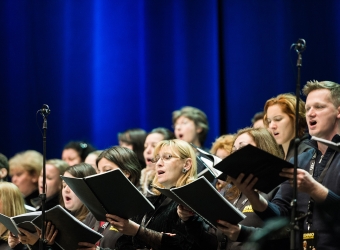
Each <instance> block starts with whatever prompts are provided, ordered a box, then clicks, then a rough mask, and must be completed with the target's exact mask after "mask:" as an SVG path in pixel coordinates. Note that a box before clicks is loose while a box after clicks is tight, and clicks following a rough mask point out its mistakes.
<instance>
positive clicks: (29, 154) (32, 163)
mask: <svg viewBox="0 0 340 250" xmlns="http://www.w3.org/2000/svg"><path fill="white" fill-rule="evenodd" d="M8 163H9V174H10V175H12V174H11V173H12V171H13V169H17V168H23V169H24V170H25V171H27V172H28V173H29V174H30V175H32V176H36V177H38V176H39V175H40V171H41V169H42V165H43V156H42V154H41V153H39V152H38V151H35V150H27V151H24V152H20V153H17V154H16V155H14V156H13V157H12V158H11V159H10V160H9V162H8Z"/></svg>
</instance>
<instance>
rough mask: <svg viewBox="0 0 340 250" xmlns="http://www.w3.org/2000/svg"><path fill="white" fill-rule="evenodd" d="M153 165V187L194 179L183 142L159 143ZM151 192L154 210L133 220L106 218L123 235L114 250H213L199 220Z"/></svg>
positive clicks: (211, 237)
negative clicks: (154, 164)
mask: <svg viewBox="0 0 340 250" xmlns="http://www.w3.org/2000/svg"><path fill="white" fill-rule="evenodd" d="M153 161H154V162H155V163H156V176H155V179H154V180H153V186H158V187H161V188H171V187H180V186H183V185H185V184H188V183H190V182H191V181H193V180H194V179H195V178H196V175H197V173H196V156H195V152H194V150H193V149H192V147H191V146H190V144H188V143H187V142H185V141H182V140H178V139H174V140H164V141H161V142H159V143H158V144H157V146H156V148H155V152H154V159H153ZM153 192H155V193H156V194H158V195H156V196H153V197H149V199H150V200H151V201H152V202H153V204H154V206H155V210H154V211H150V212H148V213H147V214H145V215H140V216H137V217H136V218H134V219H133V220H126V219H122V218H120V217H118V216H116V215H111V214H108V215H107V220H108V221H109V222H110V223H111V224H112V225H113V226H114V227H115V228H117V229H118V231H119V232H121V233H123V234H124V235H123V236H121V237H120V238H119V239H118V241H117V243H116V249H124V250H128V249H153V250H156V249H197V250H200V249H202V250H206V249H216V248H217V239H216V236H215V235H214V234H211V233H209V232H208V226H207V225H206V224H205V222H204V221H203V220H202V219H201V218H200V217H198V216H197V215H195V214H194V213H192V212H191V211H188V209H186V208H183V207H181V208H178V204H177V203H175V202H174V201H172V200H171V199H169V198H167V197H165V196H164V195H161V194H160V193H159V192H158V191H157V190H156V189H155V190H154V191H153ZM184 210H186V211H184ZM188 215H190V216H188ZM181 218H182V219H183V220H181Z"/></svg>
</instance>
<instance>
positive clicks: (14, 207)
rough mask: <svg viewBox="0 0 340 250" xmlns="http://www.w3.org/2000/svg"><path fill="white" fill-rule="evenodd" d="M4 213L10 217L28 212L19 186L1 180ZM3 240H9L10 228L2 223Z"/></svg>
mask: <svg viewBox="0 0 340 250" xmlns="http://www.w3.org/2000/svg"><path fill="white" fill-rule="evenodd" d="M0 203H1V204H2V213H3V214H4V215H6V216H8V217H13V216H16V215H19V214H23V213H26V209H25V202H24V199H23V197H22V194H21V192H20V190H19V188H18V187H17V186H16V185H14V184H13V183H11V182H0ZM0 234H1V237H0V239H1V240H4V241H7V240H8V230H7V229H6V228H5V226H4V225H2V224H1V223H0Z"/></svg>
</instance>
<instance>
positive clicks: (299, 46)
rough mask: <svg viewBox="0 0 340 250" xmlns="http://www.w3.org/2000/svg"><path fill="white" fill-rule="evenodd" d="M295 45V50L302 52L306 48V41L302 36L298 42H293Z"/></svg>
mask: <svg viewBox="0 0 340 250" xmlns="http://www.w3.org/2000/svg"><path fill="white" fill-rule="evenodd" d="M293 45H294V46H295V51H296V52H297V53H301V52H303V51H304V50H305V49H306V41H305V39H302V38H300V39H299V40H298V41H297V43H293Z"/></svg>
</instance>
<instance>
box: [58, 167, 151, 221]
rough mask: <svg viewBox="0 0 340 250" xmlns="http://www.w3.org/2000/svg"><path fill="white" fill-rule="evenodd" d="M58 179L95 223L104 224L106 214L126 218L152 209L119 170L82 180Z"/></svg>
mask: <svg viewBox="0 0 340 250" xmlns="http://www.w3.org/2000/svg"><path fill="white" fill-rule="evenodd" d="M61 178H62V179H63V181H65V183H66V184H67V185H68V186H69V187H70V188H71V189H72V191H73V192H74V193H75V194H76V195H77V197H78V198H79V199H80V200H81V201H82V202H83V203H84V204H85V206H86V207H87V208H88V209H89V210H90V211H91V213H92V214H93V216H94V217H95V218H96V219H97V220H98V221H106V216H105V215H106V214H114V215H117V216H119V217H122V218H124V219H128V218H131V217H133V216H136V215H138V214H145V213H146V212H148V211H150V210H153V209H155V208H154V206H153V205H152V203H151V202H150V201H149V200H148V199H147V198H146V197H145V196H144V195H143V194H142V193H141V192H140V191H139V190H138V189H137V188H136V187H135V185H133V184H132V182H131V181H130V180H129V179H128V178H126V176H125V175H124V173H123V172H122V171H121V170H120V169H114V170H110V171H108V172H105V173H101V174H95V175H90V176H87V177H84V178H72V177H65V176H61Z"/></svg>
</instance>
